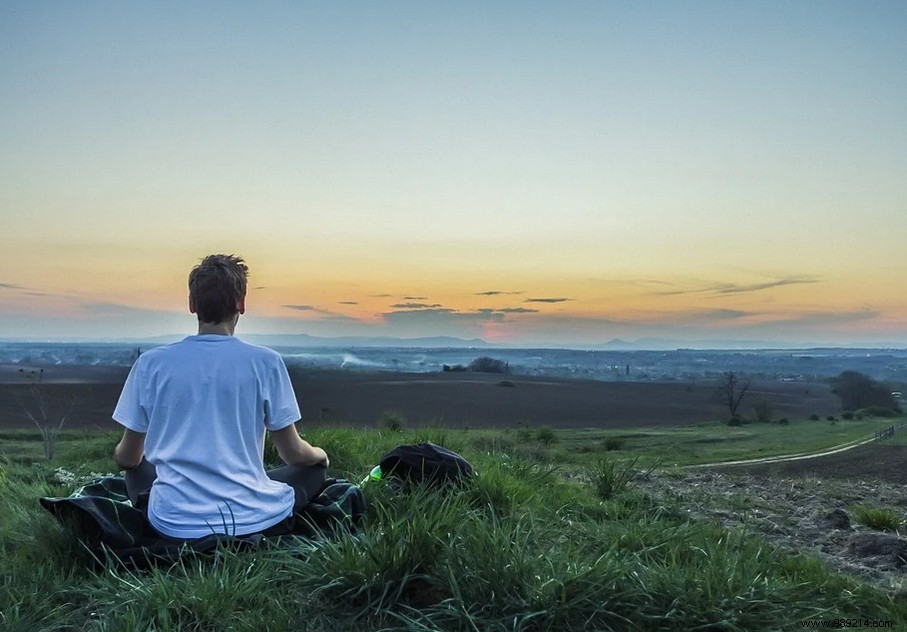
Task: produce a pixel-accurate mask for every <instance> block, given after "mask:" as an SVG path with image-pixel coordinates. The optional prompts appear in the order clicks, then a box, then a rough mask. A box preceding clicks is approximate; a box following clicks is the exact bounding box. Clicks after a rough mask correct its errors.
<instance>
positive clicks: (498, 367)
mask: <svg viewBox="0 0 907 632" xmlns="http://www.w3.org/2000/svg"><path fill="white" fill-rule="evenodd" d="M467 368H468V369H469V370H470V371H474V372H476V373H505V374H506V373H510V364H508V363H507V362H504V361H503V360H496V359H495V358H489V357H488V356H482V357H481V358H476V359H475V360H473V361H472V362H470V363H469V366H468V367H467Z"/></svg>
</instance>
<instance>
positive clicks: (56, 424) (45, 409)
mask: <svg viewBox="0 0 907 632" xmlns="http://www.w3.org/2000/svg"><path fill="white" fill-rule="evenodd" d="M19 374H20V375H21V376H22V378H23V379H24V380H26V381H27V382H28V392H29V396H30V397H29V401H27V402H26V401H23V400H22V399H21V398H17V399H18V401H19V406H20V407H21V408H22V412H24V413H25V416H26V417H28V418H29V419H30V420H31V422H32V423H33V424H35V426H37V427H38V430H39V431H40V432H41V439H42V441H43V442H44V457H45V458H46V459H47V460H48V461H51V460H53V458H54V457H55V456H56V454H57V435H58V434H60V430H61V429H62V428H63V424H64V423H66V418H67V417H68V416H69V413H71V412H72V409H73V406H74V405H75V399H74V398H67V399H65V400H62V399H59V398H55V397H52V396H50V394H49V393H48V392H47V385H46V384H45V382H44V369H40V370H37V371H36V370H34V369H32V370H29V371H26V370H25V369H19Z"/></svg>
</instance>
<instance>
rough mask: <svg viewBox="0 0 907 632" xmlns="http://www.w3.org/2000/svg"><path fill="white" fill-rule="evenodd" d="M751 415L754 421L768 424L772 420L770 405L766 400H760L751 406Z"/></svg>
mask: <svg viewBox="0 0 907 632" xmlns="http://www.w3.org/2000/svg"><path fill="white" fill-rule="evenodd" d="M753 413H755V415H756V421H759V422H762V423H768V422H770V421H771V420H772V405H771V404H770V403H769V402H768V401H767V400H764V399H760V400H759V401H757V402H756V403H755V404H754V405H753Z"/></svg>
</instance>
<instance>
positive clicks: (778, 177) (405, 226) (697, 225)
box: [0, 0, 907, 347]
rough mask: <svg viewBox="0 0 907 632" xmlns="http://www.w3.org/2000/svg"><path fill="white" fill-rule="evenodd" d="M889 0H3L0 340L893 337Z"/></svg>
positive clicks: (901, 131) (904, 180)
mask: <svg viewBox="0 0 907 632" xmlns="http://www.w3.org/2000/svg"><path fill="white" fill-rule="evenodd" d="M905 33H907V4H905V3H903V2H900V1H890V2H873V1H871V0H867V1H864V0H859V1H856V0H855V1H851V2H838V1H834V0H823V1H811V0H803V1H798V2H756V3H749V2H707V1H700V2H683V3H679V2H629V1H628V2H611V1H599V2H566V3H561V2H532V1H522V2H472V1H466V2H449V3H448V2H336V3H334V2H331V3H328V2H319V3H306V2H256V3H244V2H229V1H228V2H193V3H183V2H154V3H139V2H112V1H111V2H93V1H86V2H77V3H75V2H33V1H27V2H18V1H12V0H7V1H4V2H3V3H0V121H2V123H0V244H2V245H0V338H18V339H32V340H44V339H55V338H78V339H101V340H108V339H116V338H128V337H150V336H157V335H165V334H174V333H183V332H184V333H193V332H194V328H195V321H194V317H193V316H192V315H191V314H189V312H188V310H187V307H186V303H187V301H186V294H187V289H186V277H187V274H188V271H189V270H190V269H191V267H192V266H193V265H195V264H196V263H197V262H198V261H199V259H200V258H202V257H203V256H204V255H206V254H208V253H213V252H224V253H235V254H239V255H241V256H243V257H244V258H245V259H246V261H247V262H248V264H249V267H250V271H251V278H250V285H249V293H248V298H247V313H246V314H245V315H244V316H243V318H242V320H241V322H240V325H239V327H238V330H237V332H238V334H240V335H241V334H243V333H291V334H292V333H306V334H310V335H314V336H345V335H357V336H362V335H366V336H395V337H404V338H411V337H420V336H437V335H447V336H456V337H460V338H466V339H471V338H482V339H484V340H486V341H489V342H494V343H501V344H514V345H527V346H529V345H542V344H544V345H563V346H579V347H584V346H593V345H596V344H600V343H604V342H607V341H609V340H611V339H614V338H621V339H623V340H628V341H634V340H640V339H648V338H666V339H671V340H678V341H684V342H686V343H690V344H694V343H695V344H700V343H703V341H712V342H715V341H742V342H748V343H750V344H752V343H759V344H761V343H762V342H767V343H778V344H781V343H784V344H796V343H809V344H834V345H901V346H903V345H907V292H905V282H907V248H905V237H907V116H905V115H904V113H905V112H907V64H905V63H904V60H905V59H907V37H905V36H904V34H905Z"/></svg>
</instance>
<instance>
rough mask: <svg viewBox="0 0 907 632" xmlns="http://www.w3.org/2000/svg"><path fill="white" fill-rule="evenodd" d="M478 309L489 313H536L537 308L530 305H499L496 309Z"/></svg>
mask: <svg viewBox="0 0 907 632" xmlns="http://www.w3.org/2000/svg"><path fill="white" fill-rule="evenodd" d="M479 311H480V312H486V311H487V312H488V313H490V314H537V313H538V311H539V310H537V309H533V308H531V307H499V308H497V309H487V310H484V309H480V310H479Z"/></svg>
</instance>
